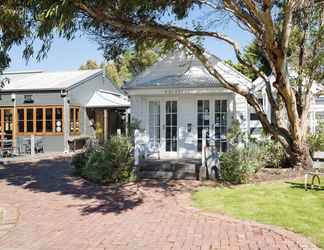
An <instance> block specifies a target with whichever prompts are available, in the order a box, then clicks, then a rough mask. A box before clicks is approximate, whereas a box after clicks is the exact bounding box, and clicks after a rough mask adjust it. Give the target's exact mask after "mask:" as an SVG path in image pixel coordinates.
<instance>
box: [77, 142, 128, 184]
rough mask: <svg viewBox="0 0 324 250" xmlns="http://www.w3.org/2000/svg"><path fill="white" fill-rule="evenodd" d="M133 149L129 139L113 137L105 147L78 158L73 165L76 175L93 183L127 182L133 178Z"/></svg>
mask: <svg viewBox="0 0 324 250" xmlns="http://www.w3.org/2000/svg"><path fill="white" fill-rule="evenodd" d="M132 149H133V147H132V145H131V143H130V141H129V138H127V137H123V136H113V137H112V138H110V139H109V141H108V142H107V143H106V144H105V145H104V146H99V147H98V148H95V149H91V150H89V151H87V152H85V153H84V154H82V155H79V156H76V157H75V158H74V159H73V162H72V164H73V165H74V167H75V171H76V174H78V175H81V176H82V177H84V178H86V179H89V180H91V181H93V182H97V183H102V184H107V183H119V182H125V181H129V180H130V179H131V178H132V166H133V158H132V154H131V152H132Z"/></svg>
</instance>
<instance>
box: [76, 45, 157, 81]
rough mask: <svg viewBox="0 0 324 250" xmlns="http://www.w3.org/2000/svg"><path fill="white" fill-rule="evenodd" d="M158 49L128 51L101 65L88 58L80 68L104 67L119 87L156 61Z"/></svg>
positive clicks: (107, 74) (108, 75)
mask: <svg viewBox="0 0 324 250" xmlns="http://www.w3.org/2000/svg"><path fill="white" fill-rule="evenodd" d="M159 54H160V53H158V51H157V49H154V50H153V49H147V48H145V49H140V50H138V51H130V50H129V51H126V52H124V53H123V54H121V55H120V56H118V57H117V58H115V59H114V60H110V61H109V62H108V63H106V64H105V63H102V64H101V65H100V66H99V65H98V64H97V62H96V61H94V60H88V61H87V62H86V63H85V64H82V65H81V66H80V70H85V69H98V68H102V69H104V71H105V74H106V76H107V77H109V78H110V79H111V80H112V81H113V82H114V83H115V84H116V85H117V86H118V87H121V86H122V85H123V84H124V82H126V81H130V80H132V79H133V78H134V77H135V76H136V75H137V74H139V73H140V72H142V71H144V70H145V69H146V68H147V67H149V66H151V65H152V64H154V63H155V62H156V60H157V59H158V57H159Z"/></svg>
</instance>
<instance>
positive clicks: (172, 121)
mask: <svg viewBox="0 0 324 250" xmlns="http://www.w3.org/2000/svg"><path fill="white" fill-rule="evenodd" d="M162 134H163V140H162V143H163V145H162V151H163V156H164V157H170V158H173V157H177V156H178V147H179V145H178V144H179V143H178V136H179V135H178V102H177V101H176V100H167V101H165V102H164V125H163V133H162Z"/></svg>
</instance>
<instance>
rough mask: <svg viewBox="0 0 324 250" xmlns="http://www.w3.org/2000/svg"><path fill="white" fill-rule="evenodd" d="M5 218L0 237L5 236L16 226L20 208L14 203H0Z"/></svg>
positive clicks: (0, 229)
mask: <svg viewBox="0 0 324 250" xmlns="http://www.w3.org/2000/svg"><path fill="white" fill-rule="evenodd" d="M0 207H1V208H2V210H3V219H2V221H1V222H0V239H2V238H4V237H5V236H6V235H7V234H8V233H10V231H11V230H13V228H14V227H15V226H16V224H17V222H18V218H19V212H18V209H17V208H15V207H14V206H12V205H8V204H0Z"/></svg>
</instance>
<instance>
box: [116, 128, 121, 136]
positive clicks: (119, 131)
mask: <svg viewBox="0 0 324 250" xmlns="http://www.w3.org/2000/svg"><path fill="white" fill-rule="evenodd" d="M117 135H118V136H121V129H120V128H119V129H117Z"/></svg>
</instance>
